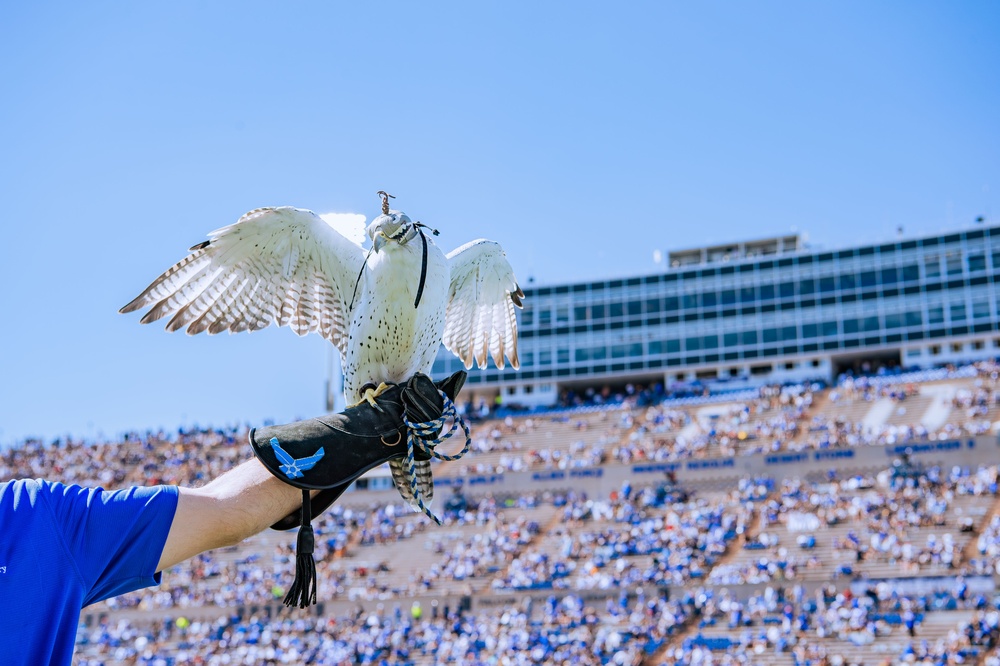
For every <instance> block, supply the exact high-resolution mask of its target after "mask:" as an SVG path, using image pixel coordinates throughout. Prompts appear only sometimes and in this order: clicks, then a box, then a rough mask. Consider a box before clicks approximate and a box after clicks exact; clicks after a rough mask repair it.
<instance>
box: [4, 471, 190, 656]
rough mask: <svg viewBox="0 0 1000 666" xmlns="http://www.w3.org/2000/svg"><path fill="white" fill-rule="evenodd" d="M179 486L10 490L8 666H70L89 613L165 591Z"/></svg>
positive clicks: (12, 484) (23, 484)
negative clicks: (106, 602)
mask: <svg viewBox="0 0 1000 666" xmlns="http://www.w3.org/2000/svg"><path fill="white" fill-rule="evenodd" d="M176 509H177V488H176V487H174V486H154V487H151V488H128V489H126V490H118V491H114V492H110V491H105V490H102V489H101V488H96V489H94V488H81V487H80V486H65V485H63V484H61V483H49V482H47V481H40V480H21V481H8V482H7V483H3V484H0V663H2V664H5V665H7V664H26V665H28V664H31V665H32V666H36V665H37V664H69V663H70V662H71V661H72V658H73V645H74V643H75V641H76V630H77V624H78V623H79V619H80V610H81V609H82V608H83V607H84V606H87V605H88V604H92V603H94V602H97V601H101V600H102V599H107V598H108V597H113V596H115V595H118V594H124V593H125V592H131V591H132V590H138V589H140V588H143V587H149V586H150V585H158V584H159V582H160V575H159V574H158V573H155V571H154V570H155V569H156V565H157V564H158V563H159V561H160V555H161V554H162V553H163V545H164V543H166V540H167V533H168V532H169V531H170V523H171V522H172V521H173V518H174V512H175V510H176Z"/></svg>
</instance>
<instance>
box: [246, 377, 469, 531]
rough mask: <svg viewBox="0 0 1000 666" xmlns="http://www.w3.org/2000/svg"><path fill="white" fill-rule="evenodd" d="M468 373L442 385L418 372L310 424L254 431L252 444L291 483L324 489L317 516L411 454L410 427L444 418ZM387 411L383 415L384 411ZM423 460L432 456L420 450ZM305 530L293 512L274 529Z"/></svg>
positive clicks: (316, 502) (314, 510) (266, 463)
mask: <svg viewBox="0 0 1000 666" xmlns="http://www.w3.org/2000/svg"><path fill="white" fill-rule="evenodd" d="M465 378H466V373H465V372H464V371H462V370H460V371H458V372H456V373H455V374H453V375H451V376H450V377H448V378H447V379H444V380H441V381H439V382H437V383H435V382H433V381H431V379H430V377H428V376H427V375H424V374H421V373H417V374H415V375H414V376H413V377H411V378H410V380H409V381H407V382H406V383H405V384H396V385H394V386H392V387H391V388H390V389H389V390H388V391H386V392H385V393H383V394H382V395H380V396H378V397H377V398H376V399H375V402H376V404H377V405H378V409H376V408H373V407H372V406H371V405H369V404H368V403H367V402H362V403H361V404H359V405H356V406H354V407H350V408H348V409H346V410H344V411H343V412H340V413H338V414H327V415H326V416H321V417H318V418H315V419H309V420H308V421H298V422H296V423H289V424H287V425H279V426H267V427H264V428H255V429H253V430H251V431H250V445H251V446H252V447H253V452H254V455H256V456H257V459H258V460H260V462H261V463H263V465H264V466H265V467H266V468H267V469H268V470H269V471H270V472H271V474H274V475H275V476H276V477H278V478H279V479H281V480H282V481H284V482H285V483H287V484H289V485H292V486H295V487H296V488H303V489H307V490H322V491H323V492H321V493H319V494H318V495H316V496H315V497H313V498H312V501H311V504H312V507H311V509H312V510H311V512H310V513H311V514H312V517H313V518H315V517H316V516H318V515H319V514H321V513H322V512H323V511H326V509H327V508H328V507H329V506H330V505H331V504H333V503H334V502H335V501H336V500H337V498H338V497H340V495H341V494H343V492H344V491H345V490H347V488H348V487H349V486H350V484H351V483H353V482H354V481H355V480H357V479H358V477H360V476H361V475H362V474H364V473H365V472H367V471H368V470H370V469H373V468H375V467H377V466H379V465H381V464H382V463H385V462H388V461H389V460H391V459H393V458H402V457H403V456H405V455H406V425H405V424H404V423H403V414H404V413H405V414H406V418H408V419H409V420H410V421H411V422H414V423H416V422H423V421H431V420H433V419H436V418H438V417H439V416H441V412H442V410H443V408H444V404H443V403H444V401H443V400H442V399H441V394H440V393H438V389H440V390H441V391H443V392H444V393H445V395H447V396H448V397H449V398H450V399H451V400H452V401H454V400H455V397H456V396H457V395H458V393H459V391H461V390H462V386H463V385H464V384H465ZM379 410H381V411H379ZM416 457H417V458H418V459H421V458H422V459H424V460H427V459H428V456H426V454H423V453H421V452H419V451H418V452H417V454H416ZM298 526H299V517H298V515H297V514H295V513H293V514H290V515H288V516H285V517H284V518H282V519H281V520H279V521H278V522H277V523H275V524H274V525H272V526H271V527H272V528H274V529H276V530H288V529H292V528H295V527H298Z"/></svg>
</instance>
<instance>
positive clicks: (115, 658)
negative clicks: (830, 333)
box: [0, 363, 1000, 666]
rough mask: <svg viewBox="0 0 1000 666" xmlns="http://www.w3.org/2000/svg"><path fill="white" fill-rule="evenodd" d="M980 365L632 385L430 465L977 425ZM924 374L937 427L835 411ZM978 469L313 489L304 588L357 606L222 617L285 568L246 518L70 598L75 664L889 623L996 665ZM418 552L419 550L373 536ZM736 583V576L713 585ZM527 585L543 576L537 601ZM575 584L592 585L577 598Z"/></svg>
mask: <svg viewBox="0 0 1000 666" xmlns="http://www.w3.org/2000/svg"><path fill="white" fill-rule="evenodd" d="M998 377H1000V372H998V366H997V364H995V363H979V364H974V365H971V366H966V367H963V368H958V369H947V370H944V371H941V372H938V373H937V374H933V373H932V374H931V375H929V376H928V377H923V376H920V377H914V376H913V375H912V374H909V375H908V374H905V373H904V374H899V375H888V376H882V377H874V378H857V377H845V378H843V379H842V381H841V382H840V383H838V385H837V386H836V387H834V388H833V389H830V390H827V391H825V392H824V390H823V389H821V387H819V386H816V385H794V386H784V387H781V386H768V387H763V388H761V389H760V390H758V391H757V392H756V394H755V395H754V397H752V398H747V399H742V400H740V401H736V402H733V401H728V402H727V401H722V402H719V403H717V404H716V403H712V402H710V401H701V402H699V403H697V405H695V406H691V405H683V404H679V403H678V402H676V401H674V402H671V401H669V400H667V401H664V400H662V399H661V398H663V397H664V395H665V394H663V395H661V394H659V393H657V392H656V391H652V392H650V391H649V390H644V389H642V390H638V389H637V390H634V391H632V392H631V393H630V392H626V394H625V395H624V396H622V401H621V402H620V403H617V404H607V402H608V401H605V406H604V408H603V409H601V410H598V411H596V412H573V413H563V414H549V415H540V414H536V415H530V416H519V417H514V416H512V415H508V416H507V417H505V418H504V419H502V420H495V421H487V422H485V423H482V424H480V425H479V426H477V428H476V430H475V441H474V445H475V448H476V450H477V452H478V453H479V454H480V456H481V457H483V458H484V459H486V458H488V459H489V460H495V461H499V464H498V465H497V466H496V467H494V466H491V465H493V463H476V462H470V463H469V466H468V467H464V468H457V467H456V468H453V469H452V471H451V472H449V473H453V472H455V471H456V470H457V471H458V472H460V473H472V472H476V471H499V472H514V471H520V470H537V469H565V468H575V467H592V466H597V465H602V464H613V463H616V462H626V463H631V462H638V461H646V460H649V461H668V460H682V459H686V458H691V457H706V456H733V455H742V454H746V453H751V452H762V451H767V452H771V451H776V450H793V451H794V450H801V449H803V448H810V447H817V448H825V447H843V446H874V445H879V444H890V443H899V442H908V441H911V440H912V441H917V440H921V439H935V438H945V437H955V436H957V435H959V434H961V435H966V434H979V433H984V432H987V431H988V430H989V429H990V428H991V427H992V423H991V421H990V415H991V413H993V410H994V409H995V407H996V402H997V395H998V387H997V382H998ZM942 378H945V379H947V378H958V379H960V380H962V382H964V383H961V384H960V385H959V388H958V389H957V390H955V391H954V392H953V393H952V394H950V395H949V396H948V400H949V402H948V407H950V409H951V410H952V411H951V417H950V418H949V419H948V420H947V421H946V422H945V423H943V424H942V425H941V426H939V427H934V428H926V427H924V426H923V425H921V424H920V422H919V421H918V420H916V419H915V418H911V419H909V420H908V421H907V420H906V419H903V420H902V421H903V422H898V421H900V420H899V419H897V420H896V421H897V422H895V423H891V424H883V425H881V426H875V427H872V426H870V425H868V426H865V425H863V424H861V423H859V422H853V421H851V420H849V419H847V418H845V416H844V415H845V414H846V413H848V412H845V411H844V410H845V409H848V408H849V407H850V405H852V404H858V403H862V402H867V403H870V402H874V401H877V400H884V399H889V400H891V401H893V402H894V403H897V404H905V403H906V402H907V401H911V402H912V401H913V400H914V399H915V397H917V396H919V395H920V394H921V390H922V382H923V381H936V380H938V379H942ZM613 397H614V396H609V401H610V398H613ZM654 398H657V399H654ZM602 400H603V398H602ZM817 405H820V406H822V408H821V409H818V410H817ZM824 405H825V406H824ZM245 442H246V429H245V428H239V427H232V428H226V429H200V428H199V429H192V430H182V431H178V432H177V433H165V432H147V433H142V434H138V433H132V434H129V435H128V436H126V437H123V438H122V439H121V440H120V441H107V442H99V443H89V442H82V441H78V440H73V439H70V438H66V439H62V440H59V441H57V442H54V443H51V444H43V443H42V442H39V441H27V442H23V443H20V444H19V445H17V446H14V447H11V448H8V449H5V450H3V451H2V452H0V473H2V474H4V476H5V478H19V477H41V478H50V479H58V480H60V481H63V482H66V483H79V484H82V485H90V486H96V485H101V486H104V487H122V486H127V485H133V484H135V485H150V484H156V483H176V484H185V485H199V484H202V483H204V482H206V481H207V480H208V479H211V478H214V477H216V476H218V475H220V474H222V473H223V472H225V471H227V470H228V469H231V468H232V467H234V466H235V465H237V464H239V463H240V462H242V461H243V460H245V459H246V456H247V455H248V453H247V447H246V443H245ZM476 457H477V456H470V459H471V461H475V459H476ZM480 464H485V465H486V467H483V468H482V469H480V468H479V467H478V465H480ZM997 485H998V470H997V466H996V465H992V466H988V467H986V466H984V467H980V468H963V467H949V468H944V469H941V468H934V467H932V468H929V469H921V470H919V474H911V475H905V474H902V475H900V474H898V470H895V471H894V470H892V469H886V470H884V471H882V472H881V473H878V474H851V475H844V476H840V475H837V474H835V473H831V475H830V476H829V477H828V478H826V479H824V480H817V479H810V480H804V479H795V478H788V479H767V478H758V479H743V480H741V481H739V482H738V483H736V484H733V487H720V488H716V489H712V488H699V489H693V488H685V487H684V486H683V484H676V483H674V482H672V481H671V482H667V483H661V484H656V485H650V486H647V487H642V488H634V489H633V488H632V487H631V486H630V485H628V484H626V485H624V486H623V487H621V488H620V489H618V490H616V491H614V492H612V493H610V494H609V495H606V496H599V497H598V496H588V495H587V494H585V493H584V492H583V491H580V490H571V491H566V490H561V491H559V492H550V491H549V492H539V493H534V494H525V495H522V496H515V497H505V498H503V499H502V500H501V499H500V498H498V497H493V496H490V495H485V496H481V497H477V498H469V499H468V501H466V500H465V499H464V498H463V504H462V508H461V509H460V510H451V511H447V512H445V529H446V530H448V531H447V532H440V531H438V530H440V528H434V527H432V526H431V525H430V523H429V521H428V520H427V519H426V518H424V517H423V516H421V515H419V514H414V513H412V512H410V510H409V509H408V508H406V507H404V506H402V505H398V504H389V505H380V506H368V507H359V506H357V505H356V504H355V505H343V506H341V505H335V506H334V507H332V508H331V509H330V510H329V511H327V512H326V513H324V514H323V515H322V516H321V517H319V518H317V520H316V521H315V523H314V526H315V529H316V535H317V551H316V559H317V564H318V569H319V575H318V580H319V586H320V588H319V595H318V596H319V597H320V599H323V600H330V601H340V602H344V603H347V602H351V603H357V604H366V605H367V606H369V610H367V611H359V612H357V613H356V614H354V615H352V616H349V617H334V616H325V617H322V618H317V617H306V616H304V615H301V614H300V615H290V616H276V617H272V616H271V615H270V614H269V613H270V611H264V610H262V611H260V612H259V613H258V614H257V615H256V616H255V617H251V615H252V613H251V614H249V615H248V614H247V613H248V612H249V611H247V612H245V613H244V614H243V616H241V617H236V615H234V613H236V610H235V609H244V610H245V609H248V608H251V607H255V606H256V607H259V608H262V609H266V608H272V607H274V606H276V604H277V603H278V602H279V600H280V599H281V598H282V597H283V596H284V592H285V590H284V585H285V584H287V582H288V581H290V580H291V578H292V569H293V567H294V553H293V551H292V548H291V539H289V538H275V537H270V538H262V539H261V540H260V541H259V542H252V543H250V544H244V545H243V546H240V547H237V548H235V549H226V550H220V551H213V552H210V553H205V554H202V555H200V556H198V557H196V558H193V559H192V560H190V561H189V562H187V563H184V564H182V565H180V566H178V567H175V568H173V569H171V570H170V571H169V572H167V573H166V575H165V577H164V582H163V584H162V585H161V586H160V587H158V588H152V589H147V590H145V591H142V592H138V593H133V594H130V595H124V596H121V597H117V598H114V599H111V600H109V601H107V602H105V603H103V604H102V605H100V606H95V607H91V608H89V609H88V613H90V614H91V615H93V616H100V617H103V619H101V620H98V621H97V622H96V623H94V624H92V625H91V626H88V627H83V628H81V630H80V635H79V658H78V663H80V664H87V665H88V666H89V665H90V664H104V663H125V664H128V663H133V664H174V663H177V664H180V663H202V664H234V663H275V664H277V663H300V662H302V661H306V660H311V663H336V664H340V663H373V664H374V663H398V664H402V663H414V662H421V661H423V662H424V663H429V662H428V660H437V661H447V662H449V663H456V664H479V663H495V662H493V661H491V657H492V656H494V655H497V654H503V655H507V657H508V658H507V661H505V662H504V663H511V664H520V663H538V661H539V660H542V661H546V662H561V663H571V664H589V663H614V664H636V663H639V662H640V661H641V660H643V659H646V660H647V662H646V663H652V662H650V661H649V659H651V658H652V657H651V656H652V655H654V654H655V655H657V656H656V659H658V660H659V661H657V662H656V663H664V664H681V663H683V664H722V663H739V664H750V663H762V662H763V663H766V662H767V656H768V655H776V654H783V655H786V656H789V657H790V658H791V660H792V661H791V663H795V664H797V665H804V664H834V663H838V661H837V660H838V659H839V658H840V657H839V656H838V655H839V652H838V646H839V645H853V646H858V645H860V646H864V645H869V644H871V642H872V641H875V640H882V639H884V638H885V637H887V636H894V637H897V638H898V637H904V638H905V641H903V643H905V645H904V644H901V645H902V647H901V648H900V651H899V652H898V653H893V654H886V655H884V656H885V657H886V659H889V660H899V661H903V662H907V663H935V664H937V663H959V662H958V661H956V659H955V655H959V656H960V657H961V655H963V654H964V655H973V654H975V655H977V658H978V656H982V657H983V660H984V663H990V664H992V665H993V666H1000V655H998V654H997V649H998V648H997V640H998V624H1000V614H998V605H997V604H998V602H1000V600H998V599H997V598H994V597H993V596H991V595H989V594H983V593H976V594H972V593H969V592H968V589H967V588H966V587H965V584H964V582H963V581H966V580H971V579H973V578H975V577H979V578H983V577H988V576H1000V512H998V511H997V510H996V506H995V500H996V497H997V494H998V488H997ZM420 544H423V547H422V548H421V547H420ZM394 548H396V549H399V550H393V549H394ZM418 551H419V552H421V553H423V555H422V556H421V558H422V559H421V560H420V561H421V562H425V563H426V566H421V567H414V566H409V564H411V563H410V562H408V561H407V557H405V556H404V557H398V556H395V557H394V556H393V555H392V553H407V554H415V553H417V552H418ZM417 559H418V558H413V562H416V561H417ZM873 575H874V578H876V579H878V578H879V577H882V578H884V579H886V580H894V579H897V578H914V577H916V578H926V579H927V580H937V581H946V580H947V581H952V582H955V581H958V583H957V584H955V585H951V586H950V587H949V586H947V585H942V586H941V589H936V590H934V591H933V592H928V593H921V594H917V593H904V592H902V591H901V590H899V589H897V588H896V586H894V585H892V584H888V583H885V582H874V583H872V585H871V586H870V587H869V588H868V589H867V590H866V591H865V592H864V593H861V594H854V593H853V592H852V590H854V589H855V588H854V587H852V585H855V584H857V582H858V581H864V580H865V579H866V578H867V577H869V576H873ZM831 581H832V582H831ZM745 584H751V585H753V586H756V587H755V588H754V589H750V590H749V591H747V589H746V588H742V587H741V588H740V592H739V593H737V592H735V591H732V589H730V588H733V589H735V588H734V586H743V585H745ZM817 585H818V586H819V587H817ZM762 586H763V589H762ZM785 586H792V587H791V588H790V589H789V590H788V591H786V587H785ZM945 588H947V589H945ZM668 589H669V590H671V591H672V596H671V595H668V594H667V592H666V591H667V590H668ZM641 590H645V591H646V592H641ZM808 590H813V592H809V591H808ZM626 592H628V593H629V594H626ZM509 594H514V595H523V599H522V601H521V602H519V604H518V605H517V606H516V607H506V606H505V607H503V608H498V609H497V610H496V611H495V612H494V611H490V610H483V609H478V610H476V611H469V610H466V609H460V608H459V607H458V606H457V604H456V605H455V607H453V608H447V607H445V608H442V609H438V608H437V607H436V606H434V607H432V608H430V609H425V610H421V609H420V608H419V606H413V605H411V604H410V602H409V600H410V599H412V598H414V597H416V596H428V595H430V596H433V595H441V596H442V597H443V598H444V597H447V598H452V599H454V598H462V597H466V598H467V597H470V596H472V595H475V596H476V597H480V596H483V595H485V596H486V597H489V596H491V595H509ZM529 594H531V595H534V596H535V597H536V601H534V602H532V601H531V598H530V597H529V596H528V595H529ZM539 594H542V595H545V594H548V595H550V596H549V598H548V599H547V600H546V601H545V603H541V602H539V601H538V600H537V598H538V595H539ZM595 594H596V595H597V596H598V597H602V598H603V599H606V601H594V598H595V596H594V595H595ZM584 598H586V599H587V601H584ZM372 603H374V604H377V605H376V606H375V609H374V610H372V609H371V608H370V606H371V604H372ZM390 604H391V605H393V609H392V610H391V611H389V610H386V608H387V607H388V606H389V605H390ZM194 608H216V609H219V618H218V619H216V620H211V621H198V622H189V621H187V620H186V619H184V618H183V613H184V611H185V610H186V609H194ZM164 611H171V614H172V615H173V616H174V617H175V618H177V619H175V620H170V621H168V620H162V619H160V620H155V619H153V620H144V621H140V620H136V621H135V622H134V623H133V622H129V621H126V620H125V619H124V618H125V617H126V616H128V617H133V616H135V617H140V616H141V617H148V618H156V617H161V618H162V617H163V612H164ZM959 611H961V612H963V613H964V615H956V616H955V617H956V618H957V619H956V621H955V622H954V623H953V624H954V626H953V627H952V628H951V629H949V631H947V632H945V633H944V634H942V635H937V636H936V637H935V638H934V639H933V640H930V639H927V638H923V637H922V620H923V619H924V618H925V617H927V616H928V615H933V614H940V613H943V612H955V613H958V612H959ZM130 613H131V615H130ZM136 613H138V615H135V614H136ZM178 614H180V616H178ZM949 617H950V616H949ZM720 629H721V630H724V633H723V634H719V633H718V631H719V630H720ZM894 645H895V643H894ZM894 649H895V648H894ZM949 660H950V661H949ZM843 663H847V662H843Z"/></svg>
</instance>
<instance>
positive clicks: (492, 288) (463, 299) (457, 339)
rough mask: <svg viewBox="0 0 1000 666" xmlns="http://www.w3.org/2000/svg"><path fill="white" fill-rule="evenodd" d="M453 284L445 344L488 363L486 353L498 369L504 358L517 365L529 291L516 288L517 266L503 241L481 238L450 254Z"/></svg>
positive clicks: (481, 364) (483, 364)
mask: <svg viewBox="0 0 1000 666" xmlns="http://www.w3.org/2000/svg"><path fill="white" fill-rule="evenodd" d="M448 264H449V267H450V269H451V287H450V288H449V290H448V309H447V312H446V314H445V328H444V336H443V338H444V339H443V342H444V346H445V347H447V348H448V350H449V351H451V352H452V353H454V354H455V356H457V357H459V358H460V359H462V362H463V363H465V367H466V368H471V367H472V363H473V361H475V362H476V363H478V365H479V367H480V368H483V367H486V362H487V357H488V356H490V357H492V358H493V362H494V363H496V366H497V367H498V368H503V367H504V357H506V358H507V360H509V361H510V364H511V366H512V367H514V368H517V367H518V366H519V365H520V363H519V361H518V358H517V320H516V319H515V317H514V306H515V305H516V306H517V307H521V299H522V298H523V297H524V292H522V291H521V288H520V287H518V286H517V281H516V280H515V279H514V269H513V268H511V266H510V262H509V261H507V255H505V254H504V251H503V249H502V248H501V247H500V244H499V243H496V242H494V241H489V240H484V239H479V240H474V241H472V242H471V243H466V244H465V245H463V246H462V247H460V248H458V249H456V250H453V251H452V252H451V253H449V254H448Z"/></svg>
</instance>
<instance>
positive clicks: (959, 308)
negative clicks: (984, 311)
mask: <svg viewBox="0 0 1000 666" xmlns="http://www.w3.org/2000/svg"><path fill="white" fill-rule="evenodd" d="M950 312H951V320H952V321H965V303H952V305H951V308H950Z"/></svg>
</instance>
